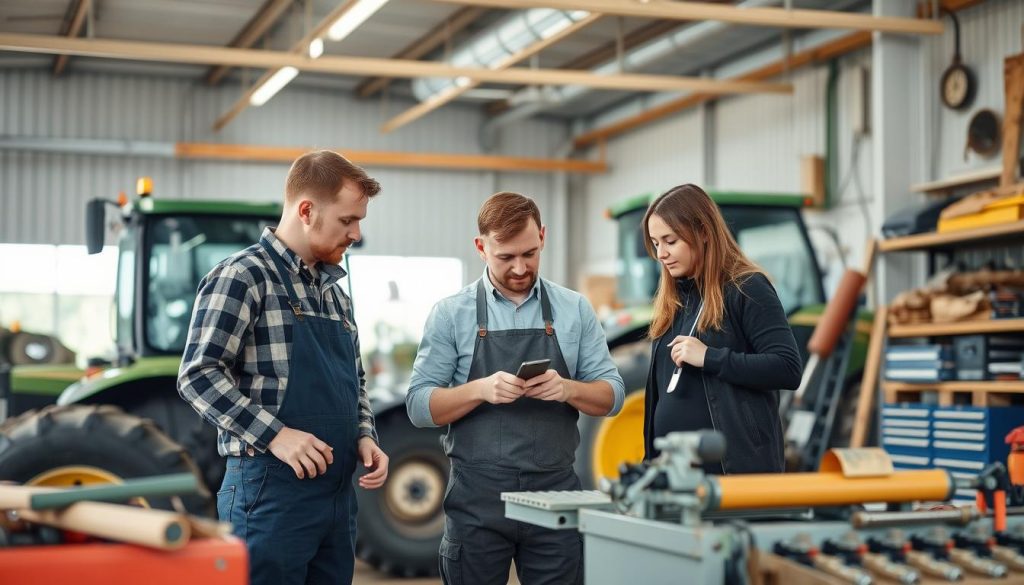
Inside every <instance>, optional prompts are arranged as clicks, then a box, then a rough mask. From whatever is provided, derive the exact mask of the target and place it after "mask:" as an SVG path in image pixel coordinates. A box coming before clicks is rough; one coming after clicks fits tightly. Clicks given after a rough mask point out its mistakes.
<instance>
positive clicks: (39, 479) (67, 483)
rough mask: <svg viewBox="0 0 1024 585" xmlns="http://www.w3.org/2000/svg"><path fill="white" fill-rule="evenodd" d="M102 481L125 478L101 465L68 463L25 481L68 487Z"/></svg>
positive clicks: (115, 480) (119, 481)
mask: <svg viewBox="0 0 1024 585" xmlns="http://www.w3.org/2000/svg"><path fill="white" fill-rule="evenodd" d="M102 483H124V480H122V479H121V478H120V477H118V476H116V475H114V474H113V473H110V472H109V471H106V470H103V469H100V468H99V467H89V466H85V465H67V466H64V467H56V468H54V469H50V470H47V471H44V472H43V473H40V474H39V475H37V476H35V477H33V478H32V479H30V480H28V481H27V482H25V485H31V486H37V487H60V488H66V487H77V486H81V485H95V484H102Z"/></svg>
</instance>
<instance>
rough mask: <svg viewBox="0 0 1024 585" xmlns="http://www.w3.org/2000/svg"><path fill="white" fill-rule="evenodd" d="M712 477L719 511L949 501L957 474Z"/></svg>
mask: <svg viewBox="0 0 1024 585" xmlns="http://www.w3.org/2000/svg"><path fill="white" fill-rule="evenodd" d="M708 481H709V482H710V483H711V484H712V486H711V488H712V489H711V490H709V491H710V492H711V493H717V495H718V503H717V505H715V503H714V501H712V502H709V508H708V509H713V510H715V509H717V510H750V509H757V508H802V507H809V506H810V507H814V506H842V505H850V504H860V503H864V502H912V501H917V500H932V501H934V500H948V499H949V498H950V497H951V496H952V495H953V490H954V484H953V478H952V477H950V475H949V473H948V472H947V471H945V470H942V469H927V470H922V471H901V472H897V473H893V474H892V475H887V476H883V477H858V478H847V477H844V476H843V474H842V473H779V474H775V473H772V474H756V475H726V476H709V477H708ZM714 484H717V485H714Z"/></svg>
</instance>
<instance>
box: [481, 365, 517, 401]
mask: <svg viewBox="0 0 1024 585" xmlns="http://www.w3.org/2000/svg"><path fill="white" fill-rule="evenodd" d="M524 392H526V381H525V380H521V379H519V378H517V377H515V376H514V375H512V374H510V373H508V372H495V373H493V374H491V375H490V376H487V377H486V378H484V379H482V380H480V396H479V398H480V400H483V401H484V402H490V403H491V404H508V403H510V402H515V401H516V400H517V399H518V398H519V397H520V396H522V395H523V393H524Z"/></svg>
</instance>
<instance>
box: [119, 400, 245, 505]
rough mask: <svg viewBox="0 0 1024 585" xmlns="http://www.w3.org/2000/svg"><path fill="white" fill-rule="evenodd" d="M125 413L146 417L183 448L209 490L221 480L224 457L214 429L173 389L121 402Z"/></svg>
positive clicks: (213, 489)
mask: <svg viewBox="0 0 1024 585" xmlns="http://www.w3.org/2000/svg"><path fill="white" fill-rule="evenodd" d="M124 409H125V410H126V411H128V413H129V414H133V415H135V416H138V417H140V418H148V419H150V420H152V421H153V422H154V423H156V426H157V427H158V428H159V429H160V430H161V431H163V432H164V433H166V434H167V436H169V437H170V438H171V439H172V440H173V441H174V442H176V443H177V444H179V445H181V446H182V447H184V448H185V451H186V452H188V455H189V457H190V458H191V459H192V461H193V463H195V465H196V467H198V468H199V474H200V476H201V477H202V478H203V483H205V484H206V488H207V489H208V490H210V493H217V491H219V490H220V485H221V483H222V482H223V481H224V471H225V465H226V462H225V459H224V458H223V457H221V456H220V455H219V454H218V453H217V429H216V427H214V426H213V425H212V424H210V423H208V422H206V421H205V420H203V419H202V417H200V416H199V414H198V413H197V412H196V411H195V410H193V409H192V407H191V406H189V405H188V403H187V402H185V401H184V400H182V399H181V398H179V397H178V395H177V393H175V392H174V391H170V392H155V393H152V392H151V393H150V397H149V398H147V399H145V400H143V401H141V402H136V403H128V404H125V405H124Z"/></svg>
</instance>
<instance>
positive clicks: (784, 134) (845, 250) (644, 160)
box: [571, 0, 1024, 278]
mask: <svg viewBox="0 0 1024 585" xmlns="http://www.w3.org/2000/svg"><path fill="white" fill-rule="evenodd" d="M958 15H959V16H960V19H961V28H962V33H961V35H962V52H963V55H964V59H965V61H966V62H967V63H968V65H970V66H971V67H972V68H973V69H974V71H975V72H976V73H977V74H978V81H979V91H978V95H977V97H976V99H975V101H974V104H973V105H972V106H971V108H969V110H968V111H967V112H963V113H960V112H953V111H951V110H949V109H948V108H945V107H944V106H942V105H941V103H940V101H939V95H938V87H939V79H940V77H941V75H942V72H943V71H944V70H945V68H946V66H947V65H948V64H949V62H950V58H951V56H952V54H953V32H952V29H953V27H952V25H949V26H948V27H947V32H946V33H945V34H944V35H942V36H941V37H934V38H932V37H927V38H920V39H918V40H916V41H914V42H917V43H920V47H921V51H920V53H921V68H920V70H917V71H908V72H907V74H908V75H915V76H919V77H920V78H921V79H920V83H921V86H922V87H924V88H934V90H931V91H925V92H924V93H923V100H921V98H920V97H915V96H907V99H908V100H915V101H921V102H922V103H921V104H920V106H919V108H920V112H921V115H920V119H919V120H912V124H911V125H912V127H914V128H919V129H920V133H921V134H922V136H921V137H920V143H921V144H923V145H924V148H925V149H931V150H929V151H928V152H920V153H906V156H907V157H908V158H907V160H908V164H911V161H912V158H913V162H915V163H916V161H917V160H918V158H917V157H924V160H928V161H930V162H931V164H930V165H924V167H925V168H926V169H927V168H928V167H930V168H931V169H932V171H931V173H930V176H924V175H928V174H929V173H928V171H927V170H926V171H925V172H924V173H923V176H921V177H920V178H919V180H921V181H927V180H932V179H937V178H944V177H948V176H950V175H952V174H956V173H960V172H964V171H967V170H971V169H978V168H987V167H993V166H997V165H999V163H1000V159H999V156H998V155H997V156H996V157H995V158H992V159H981V158H979V157H978V156H976V155H973V154H972V155H971V156H970V157H969V158H968V160H967V161H964V159H963V155H964V143H965V139H966V128H967V123H968V120H969V119H970V116H971V115H972V114H973V113H974V112H976V111H977V110H978V109H980V108H983V107H989V108H992V109H994V110H996V111H997V112H998V113H999V114H1000V116H1001V115H1002V113H1003V111H1004V105H1003V77H1002V67H1003V58H1004V57H1005V56H1006V55H1009V54H1014V53H1019V52H1021V50H1022V44H1021V42H1022V39H1021V34H1022V33H1021V25H1022V23H1024V2H1021V1H1020V0H1012V1H992V2H985V3H982V4H981V5H979V6H976V7H973V8H970V9H967V10H964V11H961V12H959V13H958ZM947 22H948V21H947ZM757 58H758V57H757V56H754V57H752V58H751V61H756V60H757ZM839 64H840V68H839V75H840V76H839V91H838V113H839V116H838V117H839V120H838V129H837V147H838V152H837V153H836V156H837V158H838V161H837V162H838V165H839V169H838V177H837V179H836V181H837V186H839V187H842V189H841V191H840V192H838V193H836V194H835V195H834V196H833V202H832V203H833V205H832V207H831V208H830V209H828V210H826V211H809V212H808V213H807V215H806V217H807V219H808V224H809V225H810V226H811V227H812V238H813V239H814V240H815V241H816V242H821V243H822V245H821V246H820V247H819V250H820V251H821V252H822V253H823V261H824V262H825V263H826V264H829V265H830V268H832V269H833V270H832V273H833V275H834V276H838V275H839V273H840V272H841V271H840V270H839V268H841V266H840V264H841V262H840V260H839V257H840V255H843V256H845V258H846V261H847V263H848V264H849V265H851V266H859V265H860V263H861V262H862V260H863V255H864V254H863V253H864V247H865V243H866V241H867V237H868V234H869V233H870V234H878V233H879V231H880V226H881V224H882V223H883V221H884V220H885V218H884V217H876V216H879V215H881V214H880V213H878V212H874V213H873V209H874V208H876V207H878V208H880V207H882V206H878V205H876V203H877V202H876V201H875V199H874V198H875V197H876V195H877V194H876V193H874V192H873V188H872V176H873V164H872V153H873V145H872V140H873V137H872V135H870V134H869V135H867V136H864V137H862V138H860V139H859V140H858V139H855V136H854V132H853V131H852V128H851V119H852V114H853V112H852V111H851V108H852V105H853V101H852V99H851V96H852V95H853V92H854V91H855V90H859V86H858V83H859V80H858V70H859V69H860V68H866V69H868V70H870V67H871V50H870V49H864V50H861V51H858V52H856V53H853V54H850V55H846V56H844V57H843V58H841V59H840V61H839ZM741 66H742V64H739V63H734V64H730V66H729V67H730V68H733V67H735V68H737V69H738V68H740V67H741ZM868 77H870V75H869V76H868ZM827 78H828V67H827V66H826V65H821V66H815V67H811V68H805V69H801V70H799V71H796V72H794V73H793V79H792V81H793V83H794V87H795V92H794V94H793V95H792V96H772V95H760V96H743V97H735V98H727V99H723V100H720V101H719V102H718V104H717V106H716V111H715V113H714V124H713V127H714V132H713V134H712V135H710V136H708V137H707V138H708V140H709V141H710V142H709V147H710V148H711V149H712V153H713V160H712V161H709V162H710V163H711V165H710V166H711V169H712V176H711V179H712V181H713V183H712V184H710V185H709V186H710V187H713V188H717V189H731V190H751V191H761V192H765V191H780V192H797V191H799V189H800V157H801V156H803V155H807V154H818V155H824V154H825V120H826V118H825V111H826V99H825V98H826V88H827ZM869 93H870V92H869ZM644 100H646V101H647V102H650V103H655V102H656V101H658V100H656V99H655V98H651V97H645V98H641V99H639V100H636V103H640V102H643V101H644ZM634 110H636V107H635V104H626V105H624V106H622V107H620V108H618V112H619V115H628V114H630V113H634ZM702 116H703V114H702V113H701V112H700V110H696V109H694V110H689V111H687V112H684V113H681V114H678V115H675V116H671V117H668V118H663V119H662V120H660V121H658V122H656V123H655V124H653V125H650V126H647V127H644V128H642V129H640V130H637V131H634V132H631V133H628V134H626V135H623V136H620V137H618V138H615V139H613V140H612V142H610V143H609V144H608V146H607V148H608V157H609V164H610V165H611V167H612V170H611V172H610V174H608V175H605V176H600V177H590V178H588V179H586V180H585V181H583V182H581V184H580V185H579V186H578V188H577V189H576V191H575V198H574V200H573V204H574V205H575V206H576V207H575V212H576V213H577V214H579V215H581V216H584V217H586V218H595V219H593V220H590V219H588V220H586V221H585V222H577V223H574V224H573V225H574V226H577V225H578V226H579V229H582V230H584V233H583V234H581V235H574V241H575V242H579V243H581V244H585V249H583V250H574V255H575V260H576V262H575V263H574V264H573V266H574V269H575V272H573V273H572V274H571V278H579V276H580V275H581V274H583V273H595V272H596V273H610V272H612V270H613V267H614V258H615V243H614V241H612V240H611V239H609V238H608V232H607V228H606V227H605V226H604V225H601V222H600V221H599V220H597V219H596V218H598V217H600V214H601V212H602V211H603V210H604V209H605V208H606V207H607V206H608V204H609V203H610V202H614V201H618V200H622V199H625V198H627V197H629V196H631V195H636V194H639V193H644V192H649V191H657V190H659V189H664V187H666V186H669V185H672V184H676V183H681V182H684V181H691V180H697V181H703V180H705V179H706V178H705V177H703V176H702V171H701V170H702V169H703V168H704V160H703V159H704V155H703V152H704V150H703V147H702V145H701V140H702V135H703V132H702V130H703V127H704V123H703V118H702ZM611 121H612V120H611V119H610V118H609V116H607V115H606V116H603V117H602V118H601V119H600V120H599V121H598V125H601V124H607V123H609V122H611ZM855 151H856V152H855ZM853 164H855V165H856V168H855V169H854V170H851V169H852V165H853ZM914 168H917V166H916V165H915V166H914ZM909 188H910V186H909V185H908V186H907V191H905V192H902V193H887V194H885V196H886V197H891V198H898V199H897V202H899V203H900V204H899V205H898V206H899V207H902V206H903V205H909V204H910V203H912V202H914V201H917V200H919V199H920V196H917V195H910V194H909ZM829 231H831V232H832V233H835V234H836V235H837V236H838V238H839V240H840V242H841V248H840V249H838V250H837V249H836V246H835V245H834V244H832V243H826V240H828V239H829V238H830V236H829V235H828V233H827V232H829Z"/></svg>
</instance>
